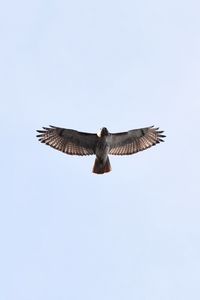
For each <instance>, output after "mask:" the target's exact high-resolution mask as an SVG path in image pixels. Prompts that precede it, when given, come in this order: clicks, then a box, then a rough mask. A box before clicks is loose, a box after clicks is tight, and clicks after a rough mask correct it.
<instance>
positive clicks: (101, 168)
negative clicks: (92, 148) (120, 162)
mask: <svg viewBox="0 0 200 300" xmlns="http://www.w3.org/2000/svg"><path fill="white" fill-rule="evenodd" d="M111 170H112V169H111V165H110V160H109V157H107V159H106V162H105V163H104V162H103V161H102V160H100V159H99V158H98V157H96V159H95V162H94V167H93V170H92V172H93V173H96V174H104V173H108V172H110V171H111Z"/></svg>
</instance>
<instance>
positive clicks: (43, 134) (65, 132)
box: [37, 126, 165, 174]
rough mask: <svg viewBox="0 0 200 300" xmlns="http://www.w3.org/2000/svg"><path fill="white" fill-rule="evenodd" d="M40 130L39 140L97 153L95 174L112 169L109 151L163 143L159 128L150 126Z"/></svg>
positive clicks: (82, 152) (127, 151) (61, 148)
mask: <svg viewBox="0 0 200 300" xmlns="http://www.w3.org/2000/svg"><path fill="white" fill-rule="evenodd" d="M43 129H44V130H37V131H38V132H39V133H40V134H39V135H37V137H38V138H39V141H40V142H42V143H45V144H47V145H49V146H51V147H53V148H55V149H57V150H59V151H62V152H64V153H67V154H70V155H92V154H94V155H96V159H95V163H94V167H93V173H96V174H104V173H107V172H110V171H111V165H110V161H109V157H108V155H109V154H113V155H129V154H134V153H136V152H138V151H142V150H145V149H147V148H149V147H151V146H154V145H156V144H157V143H160V142H163V139H162V138H164V137H165V136H164V135H162V133H163V131H158V128H154V127H153V126H151V127H146V128H141V129H133V130H130V131H127V132H121V133H109V132H108V130H107V128H106V127H103V128H102V129H101V130H100V132H99V133H97V134H93V133H86V132H79V131H76V130H73V129H64V128H59V127H55V126H50V127H49V128H47V127H43Z"/></svg>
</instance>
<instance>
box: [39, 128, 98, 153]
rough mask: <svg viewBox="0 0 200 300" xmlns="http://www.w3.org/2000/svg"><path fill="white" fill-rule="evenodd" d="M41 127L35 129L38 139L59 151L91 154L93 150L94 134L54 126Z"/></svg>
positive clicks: (94, 143) (95, 137) (95, 136)
mask: <svg viewBox="0 0 200 300" xmlns="http://www.w3.org/2000/svg"><path fill="white" fill-rule="evenodd" d="M43 129H44V130H37V132H39V134H38V135H37V137H38V138H39V141H40V142H41V143H45V144H46V145H49V146H51V147H53V148H55V149H57V150H59V151H62V152H64V153H67V154H70V155H91V154H94V152H95V145H96V141H97V135H96V134H93V133H86V132H79V131H76V130H73V129H65V128H59V127H55V126H50V127H49V128H47V127H43Z"/></svg>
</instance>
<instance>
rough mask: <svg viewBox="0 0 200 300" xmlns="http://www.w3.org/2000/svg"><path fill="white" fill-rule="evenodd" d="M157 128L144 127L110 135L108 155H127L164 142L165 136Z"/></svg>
mask: <svg viewBox="0 0 200 300" xmlns="http://www.w3.org/2000/svg"><path fill="white" fill-rule="evenodd" d="M162 133H163V131H159V128H154V127H153V126H151V127H146V128H140V129H134V130H130V131H127V132H121V133H114V134H111V135H110V142H109V144H110V151H109V154H114V155H128V154H133V153H136V152H138V151H142V150H145V149H147V148H150V147H151V146H154V145H156V144H157V143H160V142H164V140H163V138H164V137H165V135H163V134H162Z"/></svg>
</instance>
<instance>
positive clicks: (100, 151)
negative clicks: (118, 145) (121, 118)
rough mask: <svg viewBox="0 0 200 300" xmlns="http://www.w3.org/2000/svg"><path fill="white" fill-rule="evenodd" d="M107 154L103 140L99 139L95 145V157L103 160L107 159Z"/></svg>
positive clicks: (106, 145) (107, 147) (107, 148)
mask: <svg viewBox="0 0 200 300" xmlns="http://www.w3.org/2000/svg"><path fill="white" fill-rule="evenodd" d="M108 152H109V146H108V144H107V142H106V140H105V139H99V141H98V142H97V145H96V153H95V154H96V156H97V157H98V158H99V159H101V160H105V159H106V158H107V155H108Z"/></svg>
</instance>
